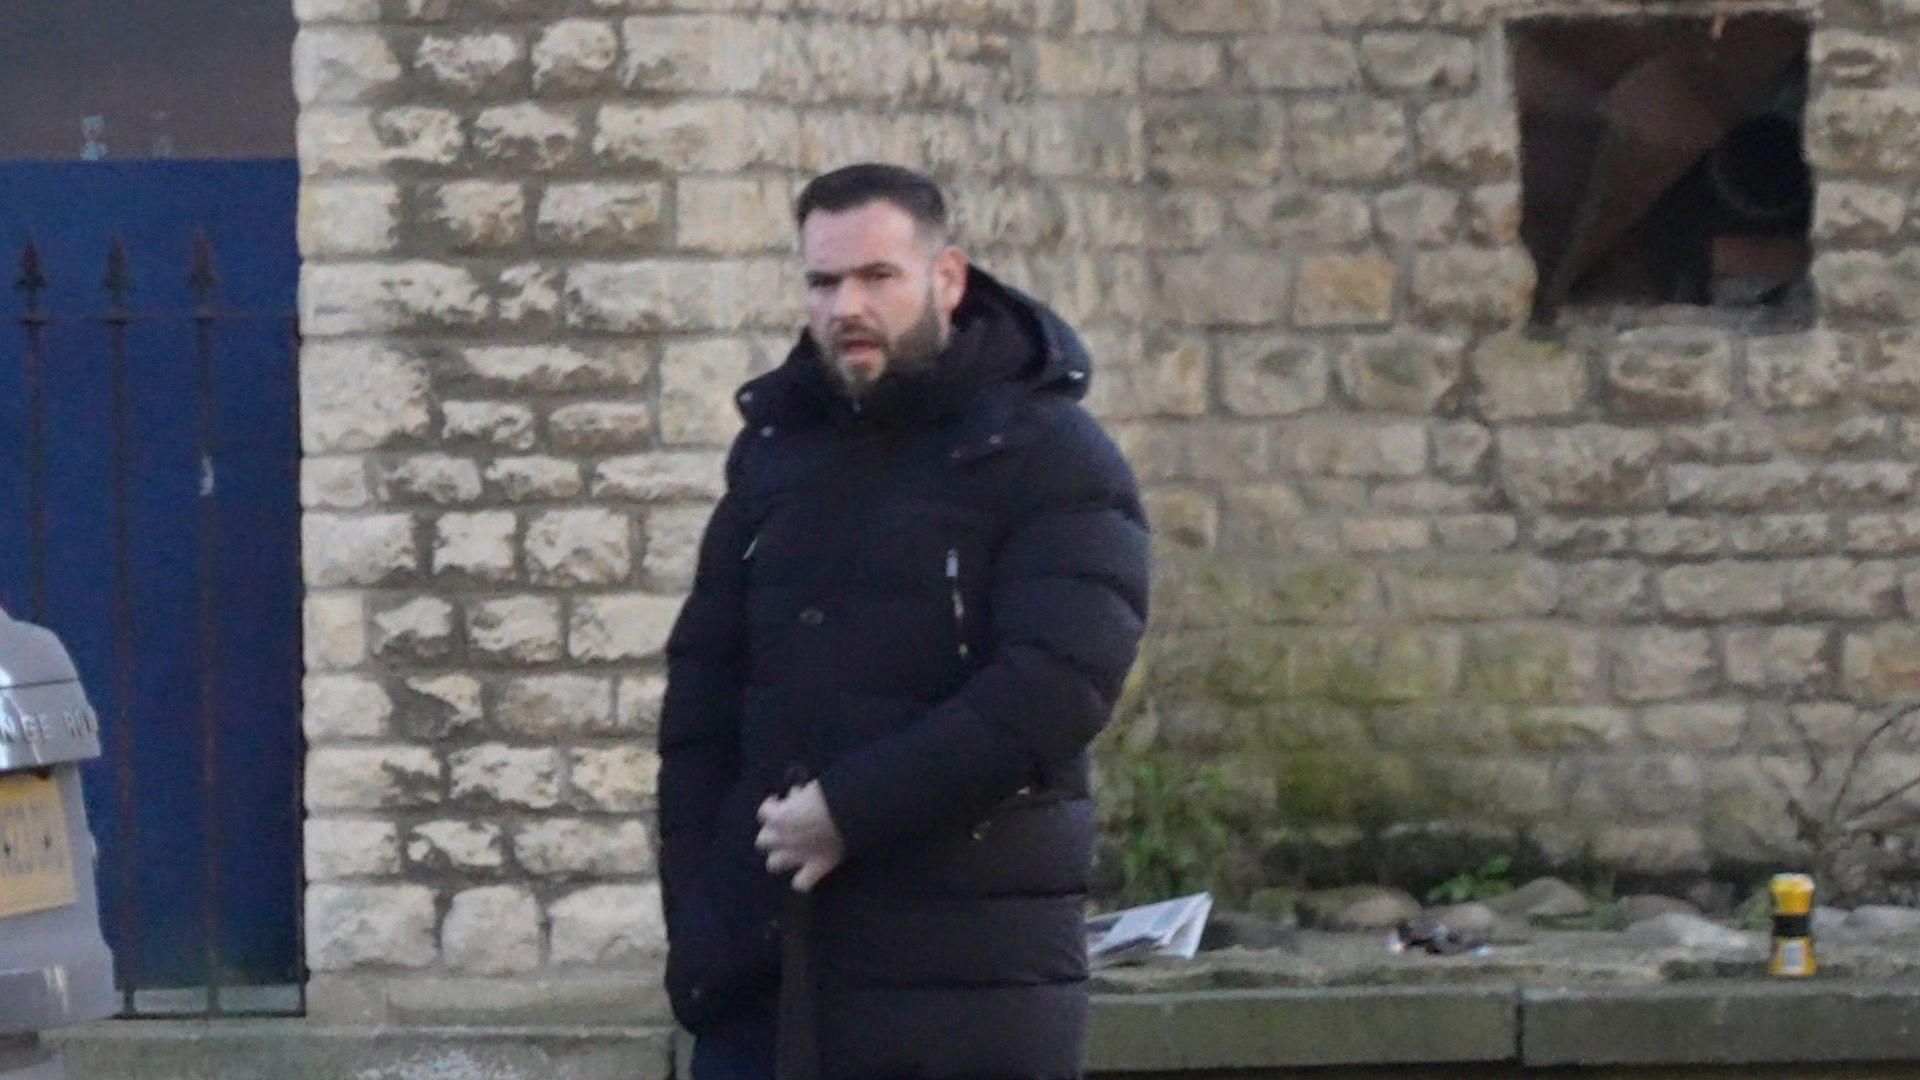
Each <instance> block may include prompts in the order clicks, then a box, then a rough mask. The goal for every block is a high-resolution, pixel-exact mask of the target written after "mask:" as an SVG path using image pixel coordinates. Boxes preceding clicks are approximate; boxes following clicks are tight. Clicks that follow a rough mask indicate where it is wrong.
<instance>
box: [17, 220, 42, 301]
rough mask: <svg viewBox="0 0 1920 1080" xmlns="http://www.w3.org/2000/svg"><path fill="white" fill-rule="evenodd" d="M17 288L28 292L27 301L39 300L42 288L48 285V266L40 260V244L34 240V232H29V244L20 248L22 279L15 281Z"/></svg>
mask: <svg viewBox="0 0 1920 1080" xmlns="http://www.w3.org/2000/svg"><path fill="white" fill-rule="evenodd" d="M13 287H14V289H15V290H17V291H19V292H23V293H26V294H27V302H28V303H29V304H32V303H34V302H36V301H37V300H39V296H38V294H39V292H40V290H42V289H44V288H46V287H47V272H46V268H45V267H44V266H43V265H42V264H41V261H40V245H39V244H37V243H35V242H34V239H33V234H32V233H28V234H27V246H26V247H24V248H21V249H20V279H19V280H18V281H15V282H14V283H13Z"/></svg>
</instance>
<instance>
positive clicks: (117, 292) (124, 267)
mask: <svg viewBox="0 0 1920 1080" xmlns="http://www.w3.org/2000/svg"><path fill="white" fill-rule="evenodd" d="M100 287H101V288H102V289H105V290H106V292H107V299H108V300H109V301H111V302H112V304H113V306H114V307H116V308H125V307H126V306H127V294H128V293H130V292H132V291H133V264H132V260H131V259H129V258H128V257H127V246H126V244H124V243H122V242H121V240H120V234H119V233H117V232H116V233H114V234H113V240H112V242H111V243H109V244H108V245H107V276H106V277H104V278H102V279H101V280H100Z"/></svg>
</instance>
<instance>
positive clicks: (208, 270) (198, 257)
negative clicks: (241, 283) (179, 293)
mask: <svg viewBox="0 0 1920 1080" xmlns="http://www.w3.org/2000/svg"><path fill="white" fill-rule="evenodd" d="M187 285H188V287H189V288H191V289H192V290H193V298H194V302H195V303H197V304H199V305H200V306H201V307H205V306H207V305H208V304H211V303H213V294H214V292H215V291H216V290H218V289H219V288H220V271H219V270H218V269H216V268H215V267H214V262H213V241H212V240H210V239H208V237H207V230H206V227H205V226H201V227H200V228H197V229H195V230H193V258H192V261H191V264H190V265H189V266H188V267H187Z"/></svg>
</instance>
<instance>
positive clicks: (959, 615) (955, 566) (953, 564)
mask: <svg viewBox="0 0 1920 1080" xmlns="http://www.w3.org/2000/svg"><path fill="white" fill-rule="evenodd" d="M947 589H948V592H949V594H950V595H951V596H952V597H953V629H954V631H955V632H956V633H957V634H958V635H959V638H960V649H959V651H960V659H962V660H965V659H966V658H967V655H968V652H969V650H968V648H967V604H966V601H965V600H962V599H961V598H960V549H959V548H948V549H947Z"/></svg>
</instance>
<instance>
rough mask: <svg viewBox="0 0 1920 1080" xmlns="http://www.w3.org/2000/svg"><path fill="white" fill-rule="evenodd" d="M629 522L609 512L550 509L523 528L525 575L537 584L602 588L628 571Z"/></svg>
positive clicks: (619, 578) (630, 542)
mask: <svg viewBox="0 0 1920 1080" xmlns="http://www.w3.org/2000/svg"><path fill="white" fill-rule="evenodd" d="M630 531H631V523H630V522H629V521H628V520H627V517H626V515H624V514H617V513H614V512H612V511H609V510H555V511H551V512H548V513H544V514H540V515H537V516H535V517H534V518H533V519H532V520H531V521H530V522H529V523H528V525H527V537H526V555H527V571H528V574H529V576H530V577H531V578H532V580H533V581H534V582H535V583H536V584H541V585H605V584H611V583H613V582H617V581H622V580H625V578H626V577H627V574H628V573H629V572H630V570H631V569H632V566H633V553H632V540H631V537H630V535H629V533H630Z"/></svg>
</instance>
